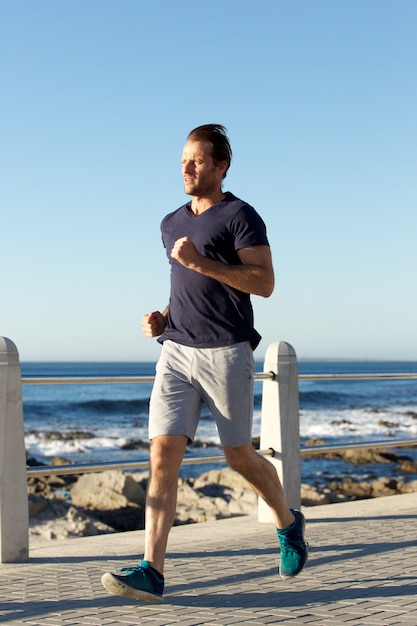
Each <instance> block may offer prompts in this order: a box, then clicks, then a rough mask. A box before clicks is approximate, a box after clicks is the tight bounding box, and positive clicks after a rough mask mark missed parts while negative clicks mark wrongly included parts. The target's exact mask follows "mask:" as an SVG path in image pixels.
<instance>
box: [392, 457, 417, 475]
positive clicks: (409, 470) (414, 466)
mask: <svg viewBox="0 0 417 626" xmlns="http://www.w3.org/2000/svg"><path fill="white" fill-rule="evenodd" d="M396 471H397V472H404V474H417V462H416V461H412V460H411V459H404V460H403V461H401V463H399V465H398V467H397V468H396Z"/></svg>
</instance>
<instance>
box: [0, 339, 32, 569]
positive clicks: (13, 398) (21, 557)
mask: <svg viewBox="0 0 417 626" xmlns="http://www.w3.org/2000/svg"><path fill="white" fill-rule="evenodd" d="M28 517H29V515H28V493H27V479H26V453H25V440H24V428H23V409H22V379H21V373H20V363H19V354H18V352H17V348H16V346H15V345H14V343H13V342H12V341H10V339H6V338H5V337H0V563H15V562H20V561H25V560H26V559H27V558H28V554H29V532H28V524H29V521H28Z"/></svg>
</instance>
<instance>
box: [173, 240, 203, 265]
mask: <svg viewBox="0 0 417 626" xmlns="http://www.w3.org/2000/svg"><path fill="white" fill-rule="evenodd" d="M171 257H172V258H173V259H175V260H176V261H178V262H179V263H181V265H184V266H185V267H193V266H195V265H196V264H197V265H198V262H199V260H200V259H201V254H200V253H199V252H198V250H197V248H196V247H195V245H194V244H193V242H192V241H191V239H190V238H189V237H181V238H180V239H177V241H176V242H175V243H174V247H173V248H172V250H171Z"/></svg>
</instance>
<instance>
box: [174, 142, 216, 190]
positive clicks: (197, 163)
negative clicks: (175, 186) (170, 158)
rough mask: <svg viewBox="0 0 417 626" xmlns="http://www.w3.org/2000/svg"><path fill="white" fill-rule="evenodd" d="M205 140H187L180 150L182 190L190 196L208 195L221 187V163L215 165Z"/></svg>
mask: <svg viewBox="0 0 417 626" xmlns="http://www.w3.org/2000/svg"><path fill="white" fill-rule="evenodd" d="M210 148H211V146H210V144H209V143H208V142H205V141H187V143H186V144H185V146H184V149H183V151H182V159H181V164H182V176H183V180H184V191H185V193H187V194H189V195H190V196H199V197H204V196H209V195H211V194H212V193H213V192H216V191H218V190H219V189H220V188H221V181H222V178H223V172H224V169H223V163H220V164H218V165H216V164H215V163H214V161H213V157H212V156H211V154H210V152H211V150H210Z"/></svg>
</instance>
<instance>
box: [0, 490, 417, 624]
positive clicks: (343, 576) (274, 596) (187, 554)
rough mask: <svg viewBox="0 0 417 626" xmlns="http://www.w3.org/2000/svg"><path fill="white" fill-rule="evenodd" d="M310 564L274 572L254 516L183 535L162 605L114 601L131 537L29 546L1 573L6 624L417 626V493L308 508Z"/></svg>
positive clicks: (170, 563)
mask: <svg viewBox="0 0 417 626" xmlns="http://www.w3.org/2000/svg"><path fill="white" fill-rule="evenodd" d="M303 512H304V514H305V516H306V518H307V533H306V539H307V540H308V542H309V543H310V559H309V562H308V564H307V566H306V568H305V570H304V571H303V572H302V573H301V574H300V575H299V576H298V577H297V578H293V579H286V580H282V579H281V578H279V576H278V575H277V566H278V562H279V556H278V547H277V546H278V543H277V538H276V534H275V530H274V529H273V527H271V526H270V525H268V524H260V523H258V521H257V519H256V518H255V517H252V516H247V517H236V518H231V519H229V520H219V521H216V522H209V523H202V524H192V525H187V526H177V527H175V528H174V529H173V530H172V532H171V536H170V542H169V547H168V560H167V566H166V571H165V579H166V587H165V601H164V603H163V604H157V605H153V604H141V603H138V602H135V601H133V600H128V599H123V598H118V597H116V596H111V595H109V594H107V592H106V591H105V590H104V589H103V587H102V586H101V583H100V578H101V574H102V573H103V572H104V571H107V570H113V571H114V570H115V569H117V568H119V567H122V566H125V565H127V564H131V563H135V562H137V560H138V557H141V555H142V551H143V542H144V533H143V531H135V532H128V533H118V534H112V535H100V536H97V537H88V538H83V539H68V540H66V541H56V542H54V541H51V542H49V543H44V544H42V545H39V546H35V545H34V546H31V549H30V557H31V558H30V561H28V562H27V563H20V564H4V565H0V592H1V599H0V623H7V624H25V625H27V626H46V625H49V626H62V625H64V624H66V625H71V626H75V625H78V624H80V625H88V626H104V625H111V624H121V625H136V624H149V625H150V626H170V625H174V624H179V625H182V626H197V625H204V626H215V625H216V626H218V625H222V626H228V625H230V626H231V625H232V624H250V625H251V626H257V625H260V624H291V625H292V626H298V625H301V624H311V625H313V624H314V625H315V626H321V625H325V624H332V625H333V626H339V625H342V624H349V625H351V626H352V625H361V626H362V625H368V624H369V625H371V624H372V625H374V626H381V625H389V626H397V625H408V626H416V625H417V494H415V493H414V494H409V495H401V496H390V497H384V498H377V499H373V500H361V501H357V502H349V503H342V504H333V505H326V506H320V507H310V508H305V509H303Z"/></svg>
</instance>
